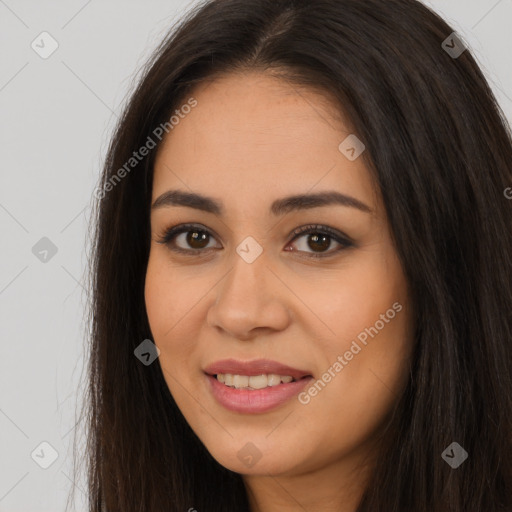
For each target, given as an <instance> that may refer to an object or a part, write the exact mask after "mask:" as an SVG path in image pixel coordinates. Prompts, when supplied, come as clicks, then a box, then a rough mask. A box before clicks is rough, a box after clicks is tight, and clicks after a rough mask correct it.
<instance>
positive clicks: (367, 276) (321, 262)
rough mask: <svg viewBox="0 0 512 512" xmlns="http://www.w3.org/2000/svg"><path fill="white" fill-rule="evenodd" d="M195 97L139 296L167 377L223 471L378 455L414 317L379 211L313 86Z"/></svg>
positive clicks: (164, 154)
mask: <svg viewBox="0 0 512 512" xmlns="http://www.w3.org/2000/svg"><path fill="white" fill-rule="evenodd" d="M192 96H193V97H194V98H195V100H196V101H197V104H196V105H195V106H194V107H193V108H191V109H189V108H186V109H183V110H182V111H181V116H180V119H179V122H178V123H176V124H174V126H173V129H172V130H171V131H169V134H168V135H167V136H166V139H165V140H164V144H163V146H162V147H161V148H160V150H159V153H158V155H157V159H156V163H155V168H154V181H153V191H152V204H153V203H154V202H155V201H157V200H158V199H159V198H160V201H158V202H159V205H154V206H153V208H152V211H151V231H152V241H151V250H150V256H149V263H148V268H147V275H146V285H145V300H146V307H147V313H148V318H149V322H150V326H151V331H152V334H153V336H154V342H155V344H156V345H157V347H158V348H159V349H160V357H159V361H160V365H161V367H162V371H163V375H164V377H165V379H166V382H167V384H168V386H169V390H170V392H171V394H172V396H173V398H174V400H175V401H176V403H177V405H178V407H179V408H180V410H181V412H182V413H183V416H184V417H185V418H186V420H187V422H188V423H189V425H190V426H191V428H192V429H193V430H194V431H195V432H196V434H197V435H198V437H199V438H200V439H201V441H202V442H203V443H204V445H205V446H206V448H207V449H208V451H209V452H210V453H211V454H212V456H213V457H214V458H215V459H216V460H217V461H218V462H219V463H220V464H222V465H223V466H225V467H227V468H229V469H230V470H232V471H235V472H238V473H242V474H245V475H247V476H250V475H252V476H256V475H266V474H272V475H282V476H284V475H294V474H303V473H305V472H311V471H321V470H325V469H326V468H336V471H337V474H338V475H339V472H340V470H341V469H342V468H343V467H345V468H348V467H349V462H348V461H351V462H350V464H351V465H352V468H353V466H354V464H355V462H356V461H359V462H360V461H361V457H363V456H364V455H365V454H368V453H370V454H371V453H373V452H372V450H371V449H370V446H371V443H372V441H373V440H374V439H375V436H376V434H378V432H379V430H380V429H381V428H382V424H383V422H384V420H385V418H386V415H387V414H388V413H389V412H390V410H391V409H392V407H393V405H394V403H395V402H396V400H397V398H398V396H399V394H400V392H401V390H402V389H403V387H404V385H405V383H406V381H407V376H408V365H407V359H408V357H409V355H410V351H411V345H412V343H411V341H412V340H411V337H412V335H411V333H412V329H411V327H410V318H411V310H410V304H409V300H408V295H407V283H406V280H405V278H404V274H403V272H402V268H401V265H400V263H399V260H398V258H397V254H396V252H395V249H394V247H393V245H392V241H391V236H390V228H389V225H388V223H387V219H386V216H385V212H384V208H383V205H382V204H381V202H380V198H379V197H378V195H376V194H375V192H374V188H373V187H372V181H371V179H370V174H369V172H368V170H367V169H366V167H365V165H364V163H363V158H362V157H359V158H355V156H357V150H358V148H359V147H358V146H357V145H354V142H353V140H354V139H348V141H347V142H345V144H344V145H342V148H341V149H340V148H339V146H340V143H342V142H343V141H344V140H345V139H346V138H347V137H348V136H349V135H350V134H351V131H350V129H349V127H348V125H343V124H342V123H341V121H340V120H339V118H338V119H336V117H334V116H333V112H335V107H334V105H333V104H331V103H329V102H328V100H327V99H325V98H324V97H323V96H320V95H319V94H318V93H315V92H314V91H312V90H304V89H300V90H299V89H298V88H296V87H292V86H291V85H289V84H288V83H287V82H285V81H282V80H278V79H276V78H273V77H271V76H269V75H266V74H260V73H256V72H251V73H248V74H237V75H227V76H224V77H222V78H220V79H217V80H214V81H212V82H210V83H208V84H202V85H201V86H199V87H198V88H197V89H196V90H195V91H194V93H193V95H192ZM185 101H186V100H185ZM184 103H185V102H184ZM184 112H189V113H187V114H184ZM351 141H352V143H351ZM351 147H353V148H354V149H355V151H351V149H350V148H351ZM169 191H179V192H181V193H183V194H194V195H197V196H200V199H199V198H195V199H193V200H190V198H191V197H192V196H190V197H189V200H188V201H187V203H188V204H187V205H185V204H183V201H180V200H179V199H180V198H179V197H178V195H174V196H172V197H174V199H172V197H171V196H168V197H167V200H165V196H164V197H162V195H163V194H166V193H168V192H169ZM335 194H336V196H335ZM322 195H325V197H324V198H323V199H322ZM292 196H311V198H309V199H308V198H307V197H303V198H302V199H301V198H296V199H295V200H285V198H289V197H292ZM344 196H346V197H345V200H343V197H344ZM336 197H337V198H338V199H339V201H334V198H336ZM205 198H209V199H208V200H207V199H205ZM347 198H350V199H347ZM171 199H172V200H171ZM182 199H183V197H182ZM207 210H208V211H207ZM183 224H193V226H192V227H190V226H188V227H186V228H185V229H184V230H183V232H182V233H180V234H177V235H175V236H174V237H172V238H170V239H169V240H168V243H167V244H164V243H159V242H161V241H162V239H163V238H164V236H165V232H166V230H168V228H170V227H174V226H181V225H183ZM308 225H313V226H312V229H311V230H310V231H309V232H308V231H306V232H305V233H299V234H294V233H293V232H294V230H296V229H297V228H301V227H307V226H308ZM178 251H183V252H178ZM226 360H231V363H232V364H230V363H229V362H227V363H226V362H225V361H226ZM233 360H234V361H235V363H233ZM256 360H265V361H264V362H262V363H261V364H259V365H258V364H255V365H252V366H251V364H250V363H252V362H255V361H256ZM223 361H224V362H223ZM217 362H220V363H219V365H218V366H216V367H215V364H216V363H217ZM236 362H239V363H240V366H236ZM243 363H249V365H248V366H243ZM212 365H213V366H212ZM273 365H274V366H273ZM276 365H282V366H287V367H291V368H293V369H295V370H297V372H296V373H294V372H293V371H292V370H290V369H289V368H279V367H278V366H276ZM209 367H211V368H209ZM208 374H221V375H220V377H219V378H220V380H221V381H222V380H224V381H225V382H224V383H222V382H221V381H219V378H215V377H211V376H209V375H208ZM226 374H231V375H233V374H235V375H239V377H229V376H228V377H223V376H222V375H226ZM262 374H264V375H266V377H261V375H262ZM257 375H260V377H256V376H257ZM269 375H274V376H270V377H269ZM276 375H282V376H283V377H284V378H283V379H280V378H279V377H276ZM250 376H252V377H256V378H254V379H251V380H249V379H248V377H250ZM304 376H305V377H304ZM290 377H294V380H293V381H292V382H289V383H288V382H287V381H289V380H290ZM226 382H227V383H228V384H231V386H232V385H233V384H234V385H236V386H237V387H239V388H240V387H241V388H245V389H236V388H233V387H231V386H227V385H226ZM251 384H253V386H254V388H261V389H247V387H251V388H252V386H251Z"/></svg>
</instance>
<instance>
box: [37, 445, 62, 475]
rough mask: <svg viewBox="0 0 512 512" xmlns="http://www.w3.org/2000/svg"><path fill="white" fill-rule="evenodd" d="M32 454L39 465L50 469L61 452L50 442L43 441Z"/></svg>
mask: <svg viewBox="0 0 512 512" xmlns="http://www.w3.org/2000/svg"><path fill="white" fill-rule="evenodd" d="M30 456H31V457H32V460H33V461H34V462H35V463H36V464H37V465H38V466H39V467H41V468H43V469H48V468H49V467H50V466H51V465H52V464H53V463H54V462H55V461H56V460H57V459H58V458H59V452H58V451H57V450H56V449H55V448H54V447H53V446H52V445H51V444H50V443H48V442H46V441H43V442H42V443H40V444H39V445H38V446H37V447H36V448H35V449H34V451H33V452H32V453H31V454H30Z"/></svg>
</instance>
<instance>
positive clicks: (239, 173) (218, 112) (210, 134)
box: [153, 72, 374, 207]
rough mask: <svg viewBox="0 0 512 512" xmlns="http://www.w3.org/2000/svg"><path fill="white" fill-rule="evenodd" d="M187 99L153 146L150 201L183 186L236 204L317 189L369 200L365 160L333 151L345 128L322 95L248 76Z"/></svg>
mask: <svg viewBox="0 0 512 512" xmlns="http://www.w3.org/2000/svg"><path fill="white" fill-rule="evenodd" d="M190 97H193V98H194V99H195V100H196V101H197V105H196V106H195V107H194V108H193V109H191V110H190V112H189V113H187V114H182V116H180V120H179V123H177V124H176V125H175V126H174V127H173V129H172V130H171V131H170V132H169V133H168V134H167V135H166V137H165V139H164V141H163V144H162V146H161V147H160V149H159V152H158V155H157V159H156V162H155V168H154V180H153V199H154V198H155V197H157V196H158V195H159V194H161V193H163V192H165V191H166V190H167V189H169V188H184V186H185V187H187V188H191V189H193V190H194V191H197V192H203V193H204V194H205V195H216V196H219V197H230V200H231V201H232V204H233V205H238V206H239V207H242V206H243V205H244V204H247V202H248V201H249V202H250V201H255V202H257V201H261V200H265V201H266V202H271V201H272V200H273V199H274V198H276V197H280V196H282V195H285V194H290V193H296V194H299V193H305V192H308V191H311V190H312V189H314V188H315V187H316V188H320V189H326V188H331V189H333V188H334V189H336V190H339V191H340V192H343V193H347V194H352V195H354V196H356V197H359V198H360V199H361V200H364V201H365V202H366V203H367V204H368V203H372V202H374V198H373V189H372V183H371V179H370V175H369V173H368V170H367V169H366V167H365V165H364V163H363V159H362V158H358V159H356V160H354V161H350V160H348V159H347V158H346V157H345V156H344V155H343V154H342V153H341V152H340V150H339V149H338V147H339V145H340V143H341V142H342V141H343V140H344V139H345V138H346V137H347V136H349V135H350V134H351V131H350V126H349V125H348V123H346V122H344V121H343V120H342V118H341V115H340V112H339V109H338V108H337V107H336V105H335V103H334V102H332V101H330V100H329V99H328V98H327V97H326V96H324V95H322V94H321V93H320V92H318V91H315V90H312V89H306V88H304V87H300V88H299V87H298V86H295V85H292V84H291V83H289V82H287V81H285V80H283V79H279V78H276V77H273V76H270V75H268V74H264V73H258V72H251V73H237V74H231V75H226V76H223V77H221V78H217V79H215V80H213V81H209V82H205V83H202V84H200V85H199V86H198V87H197V88H196V89H195V90H193V91H192V92H191V94H190ZM188 99H189V97H186V98H185V99H184V102H183V103H185V102H187V100H188ZM178 110H179V106H178ZM187 110H188V109H187Z"/></svg>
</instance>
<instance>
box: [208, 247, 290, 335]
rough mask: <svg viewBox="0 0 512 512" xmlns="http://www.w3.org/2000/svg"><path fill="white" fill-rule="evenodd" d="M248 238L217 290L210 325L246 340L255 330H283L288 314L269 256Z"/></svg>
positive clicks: (233, 257) (236, 249) (209, 314)
mask: <svg viewBox="0 0 512 512" xmlns="http://www.w3.org/2000/svg"><path fill="white" fill-rule="evenodd" d="M251 238H252V237H248V238H247V239H244V240H243V241H242V242H241V243H240V244H239V245H238V246H237V247H236V248H235V253H234V254H233V255H232V259H231V262H230V263H231V270H230V271H229V272H228V274H227V275H226V276H225V279H224V280H223V281H222V282H221V283H219V286H218V287H216V294H217V296H216V299H215V303H214V304H213V305H212V307H211V308H210V310H209V312H208V322H209V324H210V325H216V326H218V327H220V328H222V329H223V330H225V331H227V332H230V333H231V335H232V336H236V337H238V338H244V337H247V336H249V333H250V331H251V330H252V329H255V328H257V327H260V328H261V327H268V328H272V329H282V328H283V327H284V326H286V324H287V321H288V313H287V309H286V307H285V305H284V304H283V302H282V296H281V295H277V294H276V290H274V288H273V286H274V285H275V284H276V283H274V284H272V273H271V272H270V270H269V269H268V268H267V264H268V261H267V258H266V253H265V251H263V247H262V246H261V245H260V244H259V243H258V242H256V240H255V239H251Z"/></svg>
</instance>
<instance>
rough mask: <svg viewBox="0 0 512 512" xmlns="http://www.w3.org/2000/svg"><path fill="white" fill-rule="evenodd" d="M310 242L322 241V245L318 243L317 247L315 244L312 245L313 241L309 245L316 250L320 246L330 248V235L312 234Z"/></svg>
mask: <svg viewBox="0 0 512 512" xmlns="http://www.w3.org/2000/svg"><path fill="white" fill-rule="evenodd" d="M308 242H313V243H314V244H315V243H319V242H320V245H317V246H316V247H315V246H314V245H313V246H312V245H311V243H309V246H310V247H311V249H313V250H316V249H318V248H320V249H328V248H329V244H330V241H329V237H328V236H327V235H318V234H312V235H310V236H309V241H308Z"/></svg>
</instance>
